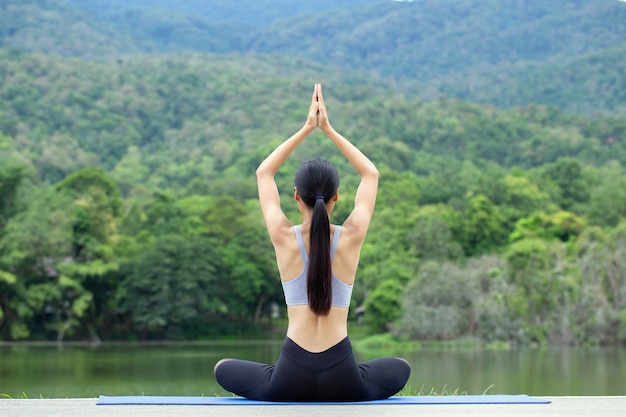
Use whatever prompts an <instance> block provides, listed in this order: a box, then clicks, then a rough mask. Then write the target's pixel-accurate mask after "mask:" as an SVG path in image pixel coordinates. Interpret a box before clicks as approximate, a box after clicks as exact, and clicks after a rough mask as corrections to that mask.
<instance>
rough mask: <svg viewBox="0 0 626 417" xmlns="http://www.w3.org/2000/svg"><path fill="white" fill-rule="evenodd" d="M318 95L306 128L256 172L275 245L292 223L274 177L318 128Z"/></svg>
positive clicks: (264, 212)
mask: <svg viewBox="0 0 626 417" xmlns="http://www.w3.org/2000/svg"><path fill="white" fill-rule="evenodd" d="M316 93H317V92H316V91H315V90H314V91H313V97H312V99H311V106H310V107H309V114H308V116H307V121H306V123H305V124H304V126H303V127H302V128H301V129H300V130H298V131H297V132H296V133H294V134H293V135H292V136H291V137H290V138H288V139H287V140H286V141H284V142H283V143H281V144H280V145H279V146H278V147H277V148H276V149H274V151H272V153H270V154H269V155H268V156H267V158H265V159H264V160H263V162H262V163H261V164H260V165H259V167H258V168H257V170H256V177H257V188H258V192H259V203H260V205H261V211H262V212H263V218H264V220H265V225H266V226H267V230H268V232H269V235H270V239H271V240H272V242H274V243H277V240H278V239H280V237H281V236H282V235H283V233H282V232H283V231H284V230H285V229H288V228H290V227H291V223H289V220H288V219H287V217H286V216H285V214H284V213H283V211H282V209H281V207H280V197H279V194H278V187H277V186H276V182H275V181H274V176H275V175H276V172H277V171H278V169H279V168H280V167H281V165H282V164H283V163H284V162H285V160H286V159H287V158H288V157H289V155H291V154H292V153H293V151H294V150H295V149H296V148H297V147H298V145H300V144H301V143H302V141H303V140H304V139H305V138H306V137H307V136H308V135H309V134H310V133H311V132H312V131H313V130H315V128H316V127H317V108H318V104H317V96H316Z"/></svg>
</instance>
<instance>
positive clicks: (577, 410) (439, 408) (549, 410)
mask: <svg viewBox="0 0 626 417" xmlns="http://www.w3.org/2000/svg"><path fill="white" fill-rule="evenodd" d="M541 398H547V399H549V400H551V401H552V403H551V404H505V405H499V404H497V405H478V404H476V405H474V404H472V405H323V404H320V405H315V406H306V405H295V406H285V405H281V406H274V405H263V406H193V405H186V406H171V405H162V406H127V405H118V406H116V405H96V398H93V399H91V398H89V399H87V398H79V399H54V400H44V399H41V400H35V399H33V400H0V416H2V417H31V416H32V417H40V416H47V417H56V416H58V417H90V416H113V417H115V416H128V417H143V416H146V417H147V416H150V417H154V416H156V417H159V416H161V417H178V416H180V417H196V416H198V417H200V416H202V417H207V416H227V417H228V416H232V417H248V416H250V417H264V416H267V417H281V416H285V417H292V416H307V417H317V416H319V417H344V416H346V415H349V416H377V417H414V416H419V415H423V416H425V415H427V416H429V417H443V416H476V417H520V416H550V417H561V416H562V417H590V416H591V417H626V396H624V397H541Z"/></svg>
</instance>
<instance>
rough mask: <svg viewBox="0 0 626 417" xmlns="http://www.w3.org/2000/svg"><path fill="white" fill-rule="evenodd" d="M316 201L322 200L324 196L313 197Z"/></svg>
mask: <svg viewBox="0 0 626 417" xmlns="http://www.w3.org/2000/svg"><path fill="white" fill-rule="evenodd" d="M315 199H316V200H323V199H324V196H323V195H318V196H317V197H315Z"/></svg>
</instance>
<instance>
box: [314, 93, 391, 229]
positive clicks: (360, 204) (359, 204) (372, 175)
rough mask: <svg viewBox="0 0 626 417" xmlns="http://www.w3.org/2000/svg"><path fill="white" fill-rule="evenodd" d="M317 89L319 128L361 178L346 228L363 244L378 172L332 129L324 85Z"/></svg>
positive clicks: (372, 211)
mask: <svg viewBox="0 0 626 417" xmlns="http://www.w3.org/2000/svg"><path fill="white" fill-rule="evenodd" d="M317 88H318V91H317V97H318V99H319V110H320V112H319V116H318V127H319V128H320V129H321V130H322V131H323V132H324V134H326V136H328V138H329V139H330V140H331V141H332V142H333V143H334V144H335V146H337V148H338V149H339V150H340V151H341V153H342V154H343V155H344V156H345V157H346V159H348V161H349V162H350V163H351V164H352V166H353V167H354V168H355V169H356V171H357V172H358V173H359V175H360V176H361V182H360V184H359V187H358V188H357V192H356V196H355V198H354V209H353V210H352V212H351V213H350V215H349V216H348V218H347V219H346V221H345V222H344V223H343V226H344V227H345V228H347V229H349V230H350V232H351V234H352V235H353V236H355V238H359V239H361V241H362V240H364V239H365V235H366V234H367V229H368V228H369V224H370V221H371V219H372V215H373V214H374V207H375V205H376V193H377V192H378V176H379V174H378V170H377V169H376V166H374V164H373V163H372V161H370V160H369V158H368V157H367V156H365V155H364V154H363V152H361V151H360V150H359V149H358V148H357V147H356V146H354V145H353V144H352V143H351V142H350V141H349V140H348V139H346V138H345V137H343V136H342V135H341V134H340V133H338V132H337V131H336V130H335V129H334V128H333V127H332V126H331V124H330V122H329V121H328V114H327V113H326V106H325V104H324V98H323V96H322V86H321V85H319V86H318V87H317Z"/></svg>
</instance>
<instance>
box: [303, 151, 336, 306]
mask: <svg viewBox="0 0 626 417" xmlns="http://www.w3.org/2000/svg"><path fill="white" fill-rule="evenodd" d="M294 185H295V187H296V190H297V191H298V194H299V195H300V197H301V198H302V201H303V202H304V204H306V206H307V207H310V208H311V209H312V210H313V215H312V218H311V230H310V232H309V269H308V271H307V296H308V299H309V308H310V309H311V311H313V313H315V314H317V315H318V316H325V315H327V314H328V313H329V312H330V307H331V305H332V298H333V291H332V280H331V277H332V272H331V267H332V265H331V261H330V219H329V218H328V211H326V202H328V201H330V199H332V198H333V197H334V196H335V195H337V189H338V188H339V173H338V172H337V169H336V168H335V167H334V166H333V164H331V163H330V162H328V161H326V160H325V159H322V158H315V159H311V160H309V161H306V162H304V163H303V164H302V165H301V166H300V168H299V169H298V171H297V172H296V175H295V177H294Z"/></svg>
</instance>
